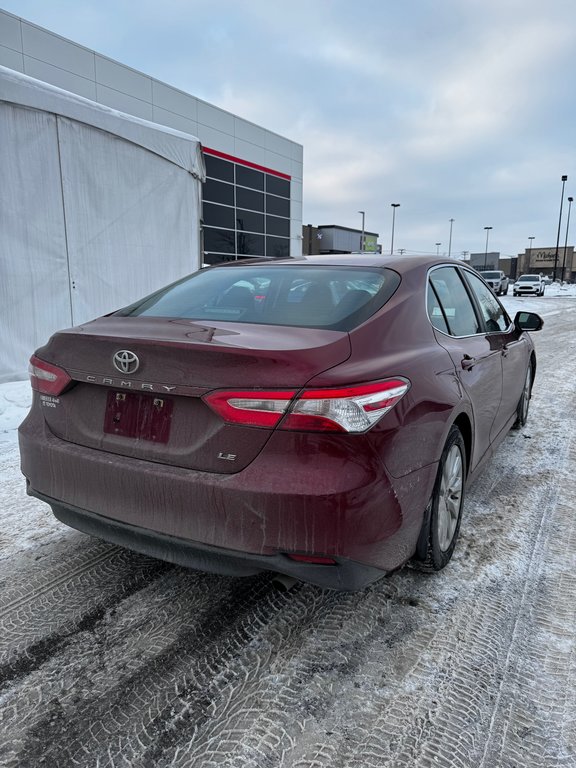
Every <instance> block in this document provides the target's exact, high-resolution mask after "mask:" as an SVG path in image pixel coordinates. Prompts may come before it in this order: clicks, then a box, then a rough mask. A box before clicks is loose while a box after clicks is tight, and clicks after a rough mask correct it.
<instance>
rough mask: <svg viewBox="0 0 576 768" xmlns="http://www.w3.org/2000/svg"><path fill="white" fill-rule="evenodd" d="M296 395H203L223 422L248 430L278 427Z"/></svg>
mask: <svg viewBox="0 0 576 768" xmlns="http://www.w3.org/2000/svg"><path fill="white" fill-rule="evenodd" d="M295 394H296V393H295V392H294V391H293V390H289V391H279V390H276V391H275V390H271V391H268V392H266V391H258V390H254V389H250V390H247V391H245V390H241V391H231V390H224V391H216V392H211V393H210V394H208V395H204V397H203V400H204V402H205V403H206V404H207V405H209V406H210V408H212V410H213V411H215V412H216V413H217V414H218V415H219V416H221V417H222V418H223V419H224V421H227V422H229V423H230V424H243V425H244V426H247V427H268V428H270V427H275V426H276V425H277V424H278V422H279V421H280V419H281V418H282V416H283V415H284V414H285V412H286V409H287V408H288V405H289V404H290V401H291V400H292V398H293V397H294V395H295Z"/></svg>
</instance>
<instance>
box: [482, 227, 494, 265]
mask: <svg viewBox="0 0 576 768" xmlns="http://www.w3.org/2000/svg"><path fill="white" fill-rule="evenodd" d="M484 229H485V230H486V248H485V249H484V270H486V262H487V261H488V235H489V234H490V230H491V229H492V227H484Z"/></svg>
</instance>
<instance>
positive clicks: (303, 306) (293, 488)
mask: <svg viewBox="0 0 576 768" xmlns="http://www.w3.org/2000/svg"><path fill="white" fill-rule="evenodd" d="M541 324H542V323H541V321H540V320H539V318H538V317H537V316H535V315H532V314H530V313H523V317H522V318H519V317H517V318H516V320H515V321H511V320H510V318H509V317H508V316H507V314H506V312H505V310H504V309H503V307H502V306H501V305H500V303H499V302H498V300H497V299H496V298H495V297H494V295H493V294H492V292H491V291H490V289H489V288H488V287H487V286H486V284H485V283H484V282H483V281H482V280H480V278H479V277H478V276H477V275H476V274H474V272H473V270H470V269H468V268H466V267H465V266H464V265H459V264H455V263H454V262H453V261H451V262H448V263H446V262H443V261H441V260H437V259H432V258H424V257H422V258H411V259H406V258H390V257H385V258H384V257H380V256H374V255H370V256H369V255H364V256H334V257H328V256H326V257H322V256H320V257H310V258H308V259H305V260H282V261H277V262H269V261H267V262H257V261H249V260H246V261H238V262H235V263H232V264H228V265H219V266H216V267H211V268H209V269H205V270H201V271H200V272H199V273H196V274H194V275H191V276H189V277H187V278H185V279H183V280H181V281H179V282H178V283H175V284H173V285H171V286H168V288H166V289H163V290H161V291H159V292H157V293H156V294H154V295H152V296H150V297H147V298H145V299H143V300H142V301H139V302H136V303H135V304H133V305H132V306H130V307H127V308H125V309H122V310H120V311H118V312H115V313H113V314H111V315H108V316H106V317H103V318H100V319H98V320H94V321H92V322H89V323H86V324H83V325H81V326H78V327H75V328H71V329H68V330H63V331H61V332H59V333H56V334H55V335H54V336H53V337H52V338H51V339H50V341H49V342H48V343H47V344H46V346H44V347H42V348H41V349H39V350H37V351H36V353H35V355H34V356H33V357H32V359H31V381H32V386H33V389H34V398H33V405H32V408H31V411H30V414H29V415H28V417H27V418H26V420H25V421H24V422H23V424H22V425H21V427H20V448H21V458H22V471H23V473H24V475H25V476H26V479H27V487H28V492H29V493H30V494H32V495H34V496H37V497H38V498H40V499H43V500H44V501H46V502H47V503H48V504H50V505H51V507H52V509H53V511H54V513H55V515H56V516H57V517H58V518H59V519H60V520H61V521H63V522H65V523H66V524H68V525H70V526H72V527H75V528H77V529H79V530H82V531H85V532H87V533H89V534H92V535H95V536H99V537H101V538H103V539H105V540H107V541H110V542H114V543H116V544H120V545H122V546H126V547H128V548H132V549H134V550H137V551H140V552H144V553H146V554H149V555H152V556H155V557H158V558H161V559H165V560H168V561H170V562H174V563H179V564H182V565H186V566H189V567H193V568H198V569H200V570H205V571H211V572H217V573H223V574H230V575H249V574H253V573H257V572H259V571H274V572H277V573H283V574H287V575H289V576H294V577H296V578H297V579H302V580H304V581H309V582H312V583H315V584H319V585H321V586H326V587H331V588H336V589H358V588H362V587H364V586H365V585H367V584H369V583H371V582H372V581H374V580H375V579H377V578H379V577H380V576H382V575H383V574H385V573H388V572H391V571H393V570H395V569H397V568H399V567H401V566H402V565H403V564H405V563H406V562H407V561H408V560H410V559H411V558H416V560H417V561H420V562H422V563H423V564H424V565H425V566H427V567H428V569H430V568H432V569H437V568H439V567H443V565H445V564H446V562H447V561H448V560H449V558H450V555H451V554H452V550H453V548H454V545H455V541H456V537H457V534H458V528H459V525H460V516H461V512H462V504H463V500H464V485H465V484H466V483H467V482H469V481H470V480H471V479H472V478H473V477H474V476H475V474H476V473H477V472H479V471H480V469H481V467H482V465H483V464H484V462H485V461H486V460H487V459H489V458H490V456H491V455H492V454H493V452H494V450H495V448H496V447H497V445H498V444H499V442H500V441H501V440H502V439H503V438H504V436H505V435H506V433H507V432H508V430H509V429H510V427H511V426H512V425H513V424H514V423H518V421H519V420H520V422H521V423H523V420H525V416H526V412H527V404H528V401H529V397H530V391H531V387H532V382H533V379H534V373H535V369H536V358H535V353H534V348H533V344H532V341H531V339H530V337H529V334H528V333H526V329H527V328H529V329H531V330H538V329H539V327H541ZM520 416H523V420H522V419H520ZM455 446H456V447H455ZM435 520H436V522H434V521H435ZM434 526H436V529H437V530H436V531H435V536H436V538H435V543H434V535H433V534H434V530H432V529H433V528H434ZM431 527H432V528H431ZM431 530H432V532H431ZM433 544H434V546H432V545H433ZM434 547H435V548H436V550H437V552H435V553H433V551H432V550H433V549H434ZM432 555H433V556H432Z"/></svg>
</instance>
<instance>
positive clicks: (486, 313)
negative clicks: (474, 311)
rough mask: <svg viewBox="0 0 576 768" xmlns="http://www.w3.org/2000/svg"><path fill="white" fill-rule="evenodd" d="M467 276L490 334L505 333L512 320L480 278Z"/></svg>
mask: <svg viewBox="0 0 576 768" xmlns="http://www.w3.org/2000/svg"><path fill="white" fill-rule="evenodd" d="M465 275H466V280H467V281H468V284H469V285H470V288H471V289H472V291H473V292H474V295H475V296H476V298H477V299H478V304H479V306H480V311H481V313H482V319H483V320H484V323H485V325H486V330H487V331H488V333H495V332H497V331H505V330H506V329H507V328H508V327H509V326H510V318H509V317H508V315H507V314H506V312H505V311H504V307H503V306H502V305H501V304H500V302H499V301H498V299H497V298H496V297H495V296H494V294H493V293H492V291H491V290H490V288H488V286H486V285H484V283H483V282H482V280H480V278H479V277H477V276H476V275H474V274H472V272H467V271H466V272H465Z"/></svg>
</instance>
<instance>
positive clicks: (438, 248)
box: [436, 243, 442, 256]
mask: <svg viewBox="0 0 576 768" xmlns="http://www.w3.org/2000/svg"><path fill="white" fill-rule="evenodd" d="M441 245H442V243H436V256H439V255H440V246H441Z"/></svg>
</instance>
